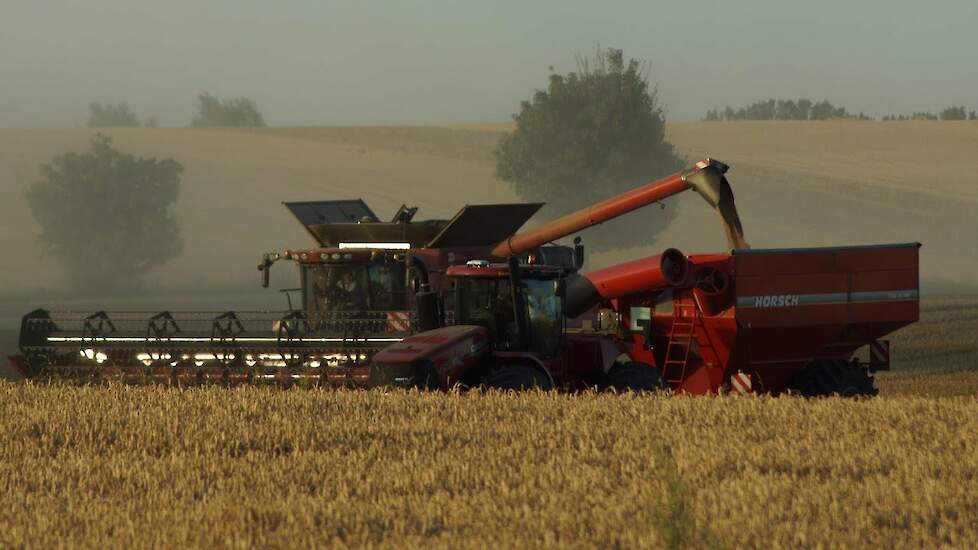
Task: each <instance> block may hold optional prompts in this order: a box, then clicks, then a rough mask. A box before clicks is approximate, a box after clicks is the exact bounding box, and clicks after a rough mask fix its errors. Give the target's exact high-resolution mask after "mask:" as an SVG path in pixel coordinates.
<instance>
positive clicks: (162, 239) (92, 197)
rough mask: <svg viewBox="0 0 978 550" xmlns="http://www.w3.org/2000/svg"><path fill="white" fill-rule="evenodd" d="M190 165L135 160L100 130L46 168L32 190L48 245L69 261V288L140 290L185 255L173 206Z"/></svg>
mask: <svg viewBox="0 0 978 550" xmlns="http://www.w3.org/2000/svg"><path fill="white" fill-rule="evenodd" d="M182 171H183V166H182V165H181V164H180V163H178V162H176V161H175V160H173V159H161V160H158V159H155V158H143V157H136V156H134V155H130V154H127V153H123V152H121V151H119V150H117V149H115V148H114V147H113V146H112V140H111V139H110V138H109V137H107V136H104V135H102V134H98V135H97V136H96V137H95V138H94V139H93V140H92V143H91V149H90V150H89V151H88V152H87V153H66V154H63V155H57V156H55V157H54V158H53V159H52V160H51V162H49V163H47V164H44V165H42V167H41V173H42V177H41V178H40V179H39V180H38V181H36V182H34V183H33V184H32V185H31V186H30V187H29V188H28V190H27V202H28V204H29V206H30V209H31V213H32V214H33V215H34V219H35V220H37V222H38V224H39V225H40V226H41V236H40V240H41V243H42V245H43V246H44V248H45V250H46V251H47V252H49V253H50V254H51V255H53V256H54V257H55V258H57V260H58V261H59V262H60V263H61V264H62V265H63V266H64V269H65V274H66V278H67V281H68V283H69V285H70V286H71V287H72V288H74V289H76V290H80V291H84V292H88V293H108V292H118V291H125V290H132V289H136V288H138V287H139V286H140V285H141V283H142V281H143V277H144V275H145V274H146V273H147V272H148V271H149V270H150V269H152V268H153V267H156V266H159V265H161V264H163V263H165V262H166V261H168V260H170V259H172V258H174V257H176V256H177V255H179V253H180V250H181V242H180V235H179V231H178V228H177V223H176V220H175V219H174V217H173V213H172V211H171V207H172V206H173V204H174V203H175V202H176V200H177V193H178V191H179V186H180V175H181V173H182Z"/></svg>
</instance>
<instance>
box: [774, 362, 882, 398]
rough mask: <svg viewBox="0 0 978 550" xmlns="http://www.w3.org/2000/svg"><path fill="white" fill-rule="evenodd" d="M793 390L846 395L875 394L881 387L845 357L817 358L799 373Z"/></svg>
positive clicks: (860, 367) (808, 393) (810, 394)
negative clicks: (878, 387) (876, 386)
mask: <svg viewBox="0 0 978 550" xmlns="http://www.w3.org/2000/svg"><path fill="white" fill-rule="evenodd" d="M791 389H793V390H795V391H797V392H799V393H801V394H802V395H804V396H806V397H819V396H827V395H840V396H842V397H859V396H873V395H876V394H878V393H879V390H878V389H876V388H875V387H874V386H873V379H872V378H871V377H870V376H869V374H868V373H867V372H866V369H864V368H863V367H862V366H860V365H859V364H858V363H852V362H849V361H845V360H842V359H823V360H819V361H814V362H812V363H811V364H810V365H808V366H807V367H805V369H804V370H803V371H801V372H800V373H798V376H797V377H795V380H794V382H792V384H791Z"/></svg>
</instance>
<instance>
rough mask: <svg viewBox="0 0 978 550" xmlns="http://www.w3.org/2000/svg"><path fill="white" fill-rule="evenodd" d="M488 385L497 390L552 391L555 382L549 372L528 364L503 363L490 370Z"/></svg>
mask: <svg viewBox="0 0 978 550" xmlns="http://www.w3.org/2000/svg"><path fill="white" fill-rule="evenodd" d="M486 385H488V386H489V387H490V388H495V389H497V390H515V391H522V390H534V389H539V390H543V391H550V390H552V389H553V388H554V385H553V382H552V381H551V380H550V377H549V376H547V373H545V372H543V371H542V370H540V369H538V368H535V367H531V366H527V365H503V366H501V367H496V368H494V369H492V370H491V371H489V377H488V378H487V380H486Z"/></svg>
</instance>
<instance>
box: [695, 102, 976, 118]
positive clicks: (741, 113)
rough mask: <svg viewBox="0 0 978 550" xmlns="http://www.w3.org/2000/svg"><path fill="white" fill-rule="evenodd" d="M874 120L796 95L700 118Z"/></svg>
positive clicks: (944, 113) (955, 111)
mask: <svg viewBox="0 0 978 550" xmlns="http://www.w3.org/2000/svg"><path fill="white" fill-rule="evenodd" d="M840 118H845V119H855V120H875V118H873V117H871V116H869V115H866V114H864V113H862V112H860V113H851V112H849V110H848V109H846V108H845V107H843V106H836V105H833V104H832V102H831V101H829V100H827V99H823V100H822V101H818V102H814V101H812V100H811V99H808V98H799V99H797V100H795V99H774V98H769V99H761V100H758V101H755V102H753V103H751V104H749V105H745V106H743V107H739V108H737V109H735V108H733V107H731V106H729V105H728V106H726V107H724V108H723V110H720V109H718V108H713V109H710V110H709V111H707V112H706V115H705V116H704V117H703V120H706V121H721V120H829V119H840ZM881 120H883V121H896V120H978V112H975V111H974V110H971V111H970V112H969V111H968V109H967V108H966V107H965V106H964V105H952V106H950V107H946V108H945V109H943V110H941V111H940V112H938V113H933V112H930V111H921V112H914V113H912V114H909V115H894V114H890V115H886V116H884V117H882V119H881Z"/></svg>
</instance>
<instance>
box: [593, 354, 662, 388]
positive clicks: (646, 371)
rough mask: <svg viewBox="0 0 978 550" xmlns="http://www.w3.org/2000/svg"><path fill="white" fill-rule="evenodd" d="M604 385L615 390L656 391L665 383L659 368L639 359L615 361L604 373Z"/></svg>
mask: <svg viewBox="0 0 978 550" xmlns="http://www.w3.org/2000/svg"><path fill="white" fill-rule="evenodd" d="M605 386H606V387H608V388H614V389H615V391H619V392H625V391H657V390H661V389H665V387H666V384H665V381H664V380H663V379H662V375H661V374H659V369H657V368H654V367H652V366H651V365H647V364H645V363H642V362H639V361H629V362H627V363H615V364H614V365H612V366H611V368H610V369H608V374H606V375H605Z"/></svg>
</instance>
